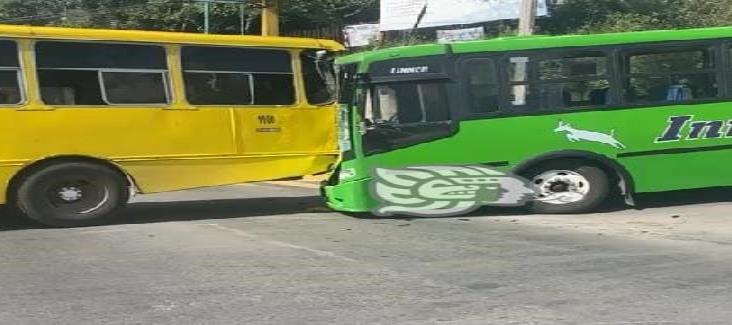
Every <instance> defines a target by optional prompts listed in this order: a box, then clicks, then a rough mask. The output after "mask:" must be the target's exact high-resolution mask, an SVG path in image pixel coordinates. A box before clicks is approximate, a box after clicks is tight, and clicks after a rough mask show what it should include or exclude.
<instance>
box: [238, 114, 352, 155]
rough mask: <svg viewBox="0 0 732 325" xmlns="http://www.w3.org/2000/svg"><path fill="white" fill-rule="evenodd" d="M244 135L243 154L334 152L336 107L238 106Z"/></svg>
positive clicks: (239, 120)
mask: <svg viewBox="0 0 732 325" xmlns="http://www.w3.org/2000/svg"><path fill="white" fill-rule="evenodd" d="M235 110H236V114H237V118H238V123H239V124H238V125H239V128H240V131H239V132H240V134H241V138H242V141H243V143H242V145H241V148H242V151H241V152H240V153H241V154H245V155H251V154H256V155H260V154H265V155H279V154H325V153H327V154H334V153H337V152H338V147H337V146H338V144H337V139H336V137H337V136H336V108H335V107H334V106H327V107H318V108H313V107H298V108H274V109H273V108H244V109H235Z"/></svg>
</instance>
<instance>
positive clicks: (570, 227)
mask: <svg viewBox="0 0 732 325" xmlns="http://www.w3.org/2000/svg"><path fill="white" fill-rule="evenodd" d="M308 186H309V185H307V184H305V183H293V182H290V183H284V184H276V185H273V184H259V185H246V186H232V187H225V188H217V189H207V190H199V191H192V192H181V193H173V194H165V195H157V196H146V197H139V198H138V199H137V203H135V204H134V205H133V206H132V207H131V208H130V209H129V210H128V211H127V212H126V217H125V219H124V220H123V221H122V223H121V224H118V225H111V226H105V227H93V228H78V229H43V228H42V227H37V226H35V225H33V224H31V223H28V222H25V221H22V220H18V219H14V218H9V219H8V218H5V219H3V224H2V226H1V227H0V230H3V231H0V290H2V291H1V292H2V294H0V323H2V324H692V323H694V324H729V323H732V281H731V280H730V279H732V258H730V256H732V236H730V235H732V214H731V213H730V212H732V204H730V203H727V202H725V201H726V200H725V198H726V197H732V196H727V194H729V193H728V192H724V191H716V192H694V193H688V192H685V193H680V194H679V193H677V194H665V195H662V196H660V197H656V198H650V199H649V200H648V205H649V206H650V208H649V209H646V210H642V211H637V210H624V209H620V208H617V207H616V208H610V209H609V210H608V211H606V212H604V213H600V214H595V215H587V216H523V215H521V214H522V212H521V211H520V210H505V209H486V210H481V211H479V212H478V213H476V214H474V215H471V216H467V217H460V218H440V219H413V220H396V219H359V218H355V217H351V216H344V215H341V214H338V213H332V212H328V211H327V210H326V209H324V208H323V206H322V204H321V200H320V198H318V197H317V196H316V195H317V191H316V190H315V189H312V188H308ZM242 197H244V198H242Z"/></svg>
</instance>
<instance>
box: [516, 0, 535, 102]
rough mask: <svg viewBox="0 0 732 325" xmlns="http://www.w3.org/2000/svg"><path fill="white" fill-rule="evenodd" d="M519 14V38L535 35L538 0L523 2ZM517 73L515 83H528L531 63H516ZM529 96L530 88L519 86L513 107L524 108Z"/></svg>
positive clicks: (524, 61)
mask: <svg viewBox="0 0 732 325" xmlns="http://www.w3.org/2000/svg"><path fill="white" fill-rule="evenodd" d="M520 10H521V11H520V13H519V31H518V34H519V36H529V35H533V34H534V27H535V25H536V0H521V8H520ZM514 64H515V65H516V66H515V69H516V70H515V72H514V75H513V79H514V80H515V81H526V80H528V71H529V67H528V64H529V61H528V59H526V60H520V61H517V62H515V63H514ZM527 95H528V88H527V86H526V85H517V86H514V87H513V97H514V100H513V103H512V104H513V105H515V106H523V105H526V99H527Z"/></svg>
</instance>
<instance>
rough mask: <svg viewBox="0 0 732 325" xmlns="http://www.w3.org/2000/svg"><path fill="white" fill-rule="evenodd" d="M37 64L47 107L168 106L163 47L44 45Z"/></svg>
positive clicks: (47, 42)
mask: <svg viewBox="0 0 732 325" xmlns="http://www.w3.org/2000/svg"><path fill="white" fill-rule="evenodd" d="M36 61H37V65H38V79H39V83H40V86H41V97H42V99H43V101H44V102H45V103H46V104H49V105H132V104H151V105H159V104H167V103H169V102H170V90H169V86H168V85H169V82H168V71H167V63H166V56H165V49H164V48H163V47H160V46H150V45H137V44H121V43H120V44H105V43H76V42H56V41H41V42H38V43H37V44H36Z"/></svg>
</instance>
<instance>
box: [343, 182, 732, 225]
mask: <svg viewBox="0 0 732 325" xmlns="http://www.w3.org/2000/svg"><path fill="white" fill-rule="evenodd" d="M635 199H636V206H635V207H632V206H629V205H627V204H626V203H625V201H624V200H623V199H622V198H617V199H614V200H611V201H609V202H607V203H606V204H604V205H603V206H602V207H601V208H600V209H599V210H598V211H597V212H596V213H600V214H604V213H617V212H622V211H626V210H632V209H637V210H645V209H654V208H673V207H681V206H690V205H701V204H711V203H728V202H732V188H709V189H698V190H683V191H673V192H662V193H646V194H638V195H636V196H635ZM530 214H531V212H529V210H528V209H527V208H525V207H510V208H508V207H502V208H501V207H481V208H480V209H478V210H475V211H473V212H471V213H469V214H465V215H461V216H458V217H459V218H466V217H471V218H491V217H511V216H526V215H530ZM349 215H351V216H353V217H355V218H362V219H369V218H377V217H374V216H373V215H371V214H369V213H357V214H349ZM458 217H454V216H453V217H418V218H417V217H412V216H394V217H380V218H379V219H396V220H411V219H438V218H458Z"/></svg>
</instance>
